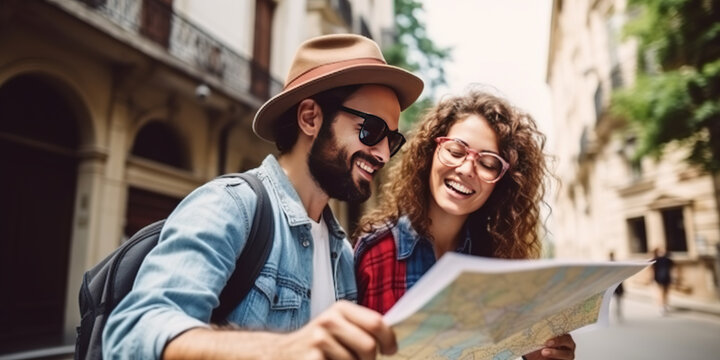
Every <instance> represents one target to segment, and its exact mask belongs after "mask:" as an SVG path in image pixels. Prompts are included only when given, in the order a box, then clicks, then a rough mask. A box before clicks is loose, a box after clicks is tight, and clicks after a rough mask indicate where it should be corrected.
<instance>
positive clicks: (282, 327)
mask: <svg viewBox="0 0 720 360" xmlns="http://www.w3.org/2000/svg"><path fill="white" fill-rule="evenodd" d="M422 87H423V85H422V81H421V80H420V79H419V78H417V77H416V76H414V75H412V74H410V73H409V72H407V71H405V70H402V69H399V68H396V67H393V66H389V65H387V64H386V62H385V60H384V58H383V56H382V53H381V52H380V50H379V48H378V47H377V45H376V44H375V43H374V42H373V41H371V40H369V39H367V38H364V37H361V36H356V35H329V36H322V37H319V38H315V39H311V40H309V41H307V42H305V43H303V44H302V45H301V46H300V48H299V49H298V51H297V53H296V56H295V59H294V60H293V63H292V66H291V69H290V72H289V75H288V78H287V80H286V82H285V87H284V90H283V91H282V92H281V93H280V94H278V95H277V96H275V97H273V98H272V99H270V100H268V101H267V102H266V103H265V104H264V105H263V106H262V107H261V108H260V110H258V113H257V114H256V116H255V120H254V122H253V130H254V131H255V133H256V134H257V135H258V136H260V137H261V138H263V139H265V140H268V141H273V142H275V143H276V145H277V147H278V149H279V151H280V155H279V157H278V158H277V159H276V158H275V157H274V156H272V155H270V156H268V157H267V158H266V159H265V160H264V161H263V163H262V165H261V166H260V167H258V168H256V169H253V170H251V171H252V172H254V173H255V174H256V175H257V176H258V177H259V178H260V179H261V181H262V182H263V185H265V187H266V188H267V190H268V193H269V196H270V202H271V203H272V206H273V212H274V221H275V239H274V243H273V248H272V250H271V252H270V256H269V258H268V261H267V262H266V263H265V265H264V267H263V270H262V271H261V273H260V275H259V276H258V278H257V279H256V281H255V286H254V287H253V289H252V290H251V291H250V293H249V294H248V295H247V296H246V298H245V299H244V300H243V301H242V302H241V303H240V304H239V305H238V307H237V308H236V309H235V310H234V311H233V312H232V313H231V314H230V317H229V321H230V322H231V323H234V324H237V325H238V326H239V327H240V328H241V329H244V330H229V329H217V328H211V327H209V326H208V325H207V322H208V320H209V318H210V315H211V312H212V310H213V308H214V307H216V306H217V304H218V295H219V293H220V291H221V290H222V288H223V286H224V285H225V282H226V281H227V279H228V278H229V277H230V275H231V273H232V271H233V269H234V266H235V261H236V259H237V256H238V254H239V253H240V252H241V250H242V247H243V246H244V244H245V241H246V238H247V235H248V233H249V230H250V224H251V222H252V218H253V215H254V208H255V201H256V196H255V194H254V192H253V191H252V190H251V189H250V188H249V186H248V185H247V184H246V183H245V182H244V181H242V180H240V179H234V178H229V179H219V180H214V181H211V182H209V183H208V184H205V185H203V186H202V187H200V188H198V189H196V190H195V191H194V192H193V193H192V194H190V195H188V197H187V198H185V199H184V200H183V201H182V202H181V203H180V205H178V207H177V208H176V209H175V210H174V211H173V213H172V214H171V215H170V217H168V220H167V222H166V223H165V226H164V228H163V231H162V233H161V236H160V242H159V244H158V245H157V247H156V248H155V249H153V250H152V252H151V253H150V254H148V256H147V258H146V259H145V261H144V262H143V264H142V266H141V268H140V271H139V273H138V276H137V278H136V280H135V285H134V287H133V290H132V291H131V292H130V293H129V294H128V295H127V296H126V297H125V299H123V301H122V302H121V303H120V304H119V305H118V306H117V308H116V309H115V310H114V311H113V313H112V314H111V316H110V317H109V319H108V323H107V325H106V327H105V331H104V334H103V354H104V355H105V356H106V357H110V356H112V357H116V358H122V359H132V358H137V359H148V358H160V357H163V358H165V359H180V358H192V359H194V358H201V357H202V358H208V359H211V358H229V357H232V358H248V359H252V358H264V359H267V358H283V359H285V358H288V359H289V358H293V359H295V358H298V359H300V358H340V359H342V358H360V359H367V358H374V357H375V354H376V352H377V349H379V350H380V352H382V353H384V354H390V353H393V352H395V351H396V347H397V344H396V342H395V337H394V334H393V332H392V330H391V329H390V328H389V327H388V326H387V325H386V324H384V323H383V321H382V317H381V316H380V315H379V314H378V313H376V312H373V311H371V310H368V309H365V308H362V307H360V306H358V305H355V304H354V303H353V302H354V300H355V299H356V297H357V291H356V287H355V282H354V274H353V263H352V261H353V258H352V250H351V248H350V246H349V243H348V242H347V239H346V235H345V233H344V232H343V231H342V229H341V228H340V227H339V225H338V224H337V222H336V221H335V218H334V216H333V214H332V212H331V210H330V208H329V207H328V205H327V203H328V200H329V199H330V198H336V199H340V200H345V201H364V200H366V199H367V198H368V197H369V196H370V189H371V188H370V182H371V180H372V179H373V177H374V175H375V173H376V172H377V171H378V170H380V169H381V168H382V167H383V166H384V164H385V163H386V162H387V161H388V160H389V158H390V156H392V155H393V154H394V153H395V152H396V151H397V150H398V149H399V148H400V146H402V144H403V143H404V138H403V137H402V135H400V134H399V133H398V132H397V127H398V119H399V116H400V111H401V110H404V109H405V108H407V107H408V106H409V105H410V104H412V102H414V101H415V100H416V99H417V97H418V96H419V94H420V92H421V91H422ZM336 300H348V301H338V302H336Z"/></svg>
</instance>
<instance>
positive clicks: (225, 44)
mask: <svg viewBox="0 0 720 360" xmlns="http://www.w3.org/2000/svg"><path fill="white" fill-rule="evenodd" d="M392 23H393V8H392V3H391V2H385V1H372V0H353V1H350V0H216V1H212V2H208V1H205V0H33V1H25V0H6V1H2V2H0V173H1V174H2V176H0V178H1V179H2V180H0V200H1V201H0V289H2V290H1V291H2V294H3V296H0V323H2V326H1V327H0V357H1V356H2V355H3V354H8V353H16V352H24V351H38V350H43V351H46V353H45V355H48V354H50V355H52V354H68V353H72V345H73V344H74V339H75V327H76V326H77V325H78V324H79V321H80V318H79V313H78V304H77V298H78V290H79V287H80V282H81V280H82V275H83V272H84V271H85V270H86V269H87V268H89V267H91V266H92V265H94V264H96V263H97V262H98V261H99V260H100V259H102V258H103V257H105V256H106V255H107V254H109V253H110V252H111V251H112V250H114V249H115V248H116V247H117V246H118V245H119V244H120V243H121V242H122V241H123V240H124V239H126V238H127V237H128V236H130V235H131V234H133V233H134V232H135V231H137V230H138V229H139V228H141V227H142V226H144V225H147V224H149V223H151V222H153V221H155V220H158V219H161V218H164V217H165V216H167V214H168V213H169V211H170V210H172V208H173V207H174V206H175V205H176V204H177V202H178V201H179V200H180V199H181V198H182V197H184V196H185V195H186V194H188V193H189V192H190V191H191V190H192V189H194V188H195V187H197V186H199V185H201V184H202V183H204V182H205V181H207V180H209V179H212V178H213V177H215V176H217V175H219V174H221V173H226V172H236V171H243V170H246V169H249V168H252V167H255V166H257V165H259V163H260V162H261V161H262V159H263V158H264V157H265V156H266V155H267V154H269V153H273V152H274V151H275V148H274V145H273V144H270V143H267V142H264V141H262V140H260V139H259V138H257V137H256V136H255V135H254V134H253V133H252V130H251V123H252V119H253V116H254V113H255V111H256V110H257V109H258V108H259V106H260V105H261V104H262V103H263V102H264V101H265V100H266V99H268V98H269V97H270V96H272V95H273V94H276V93H277V92H279V91H280V89H281V88H282V83H281V82H282V81H283V80H284V77H285V74H286V72H287V70H288V68H289V66H290V61H291V59H292V56H293V53H294V51H295V49H296V48H297V46H298V45H299V44H300V43H301V42H302V41H304V40H305V39H307V38H309V37H311V36H315V35H320V34H327V33H337V32H355V33H360V34H364V35H366V36H369V37H372V38H374V39H375V40H376V41H378V42H380V43H381V44H382V43H383V42H386V41H387V39H391V36H388V35H391V30H392V29H391V26H392ZM333 207H335V208H336V214H337V215H338V217H339V218H340V220H341V222H343V223H344V224H345V225H348V223H349V222H350V220H352V216H356V215H357V213H358V210H357V209H355V208H347V206H346V205H342V204H338V203H334V204H333ZM33 354H34V355H33ZM38 354H40V353H32V352H31V353H26V354H25V355H27V356H29V357H32V356H35V355H37V356H39V355H38Z"/></svg>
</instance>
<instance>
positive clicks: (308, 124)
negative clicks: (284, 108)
mask: <svg viewBox="0 0 720 360" xmlns="http://www.w3.org/2000/svg"><path fill="white" fill-rule="evenodd" d="M322 120H323V116H322V109H320V105H318V103H317V102H315V100H313V99H305V100H303V101H301V102H300V104H298V111H297V122H298V127H299V128H300V131H301V132H302V133H303V134H305V135H307V136H310V137H312V138H315V137H316V136H317V134H318V133H320V127H321V126H322Z"/></svg>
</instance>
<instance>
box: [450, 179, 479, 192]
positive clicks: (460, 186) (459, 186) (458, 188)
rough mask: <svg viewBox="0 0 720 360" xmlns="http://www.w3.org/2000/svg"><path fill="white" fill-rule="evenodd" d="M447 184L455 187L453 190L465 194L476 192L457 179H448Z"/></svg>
mask: <svg viewBox="0 0 720 360" xmlns="http://www.w3.org/2000/svg"><path fill="white" fill-rule="evenodd" d="M445 185H446V186H447V187H449V188H451V189H453V190H455V191H457V192H459V193H461V194H463V195H470V194H472V193H473V192H474V191H473V190H472V189H470V188H469V187H467V186H465V185H463V184H461V183H459V182H457V181H454V180H446V181H445Z"/></svg>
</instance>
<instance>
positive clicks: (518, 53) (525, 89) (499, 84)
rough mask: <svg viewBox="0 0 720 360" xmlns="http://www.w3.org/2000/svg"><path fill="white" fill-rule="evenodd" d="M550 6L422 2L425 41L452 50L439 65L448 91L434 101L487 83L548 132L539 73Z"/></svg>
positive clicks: (525, 1)
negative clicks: (428, 39)
mask: <svg viewBox="0 0 720 360" xmlns="http://www.w3.org/2000/svg"><path fill="white" fill-rule="evenodd" d="M551 2H552V1H551V0H423V3H424V8H425V22H426V25H427V31H428V34H429V36H430V38H431V39H432V40H433V41H434V42H435V43H436V44H437V45H440V46H450V47H453V48H454V50H453V52H452V59H451V60H449V61H448V62H447V64H446V67H445V71H446V79H447V82H448V88H447V89H441V90H439V91H437V93H436V97H441V96H442V95H443V94H448V93H452V94H457V93H461V92H462V91H463V89H465V88H466V87H467V86H468V84H471V83H480V84H484V85H491V86H493V87H494V88H497V90H498V91H499V92H500V93H501V94H503V95H505V97H507V98H508V99H509V100H510V101H511V102H513V103H514V104H515V105H516V106H518V107H520V108H522V109H524V110H526V111H528V112H530V113H531V114H532V115H533V116H534V117H535V119H536V120H537V121H538V123H539V126H540V127H541V129H543V131H545V132H546V133H547V132H549V130H550V124H549V121H550V97H549V93H548V91H547V85H546V84H545V72H546V66H547V55H548V41H549V32H550V9H551ZM548 135H550V134H548ZM549 137H551V136H549Z"/></svg>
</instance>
